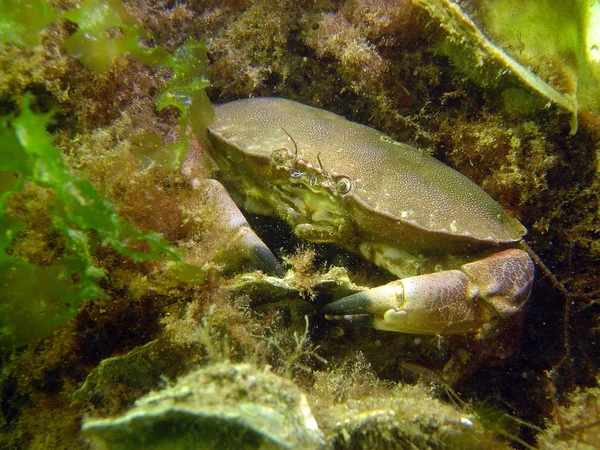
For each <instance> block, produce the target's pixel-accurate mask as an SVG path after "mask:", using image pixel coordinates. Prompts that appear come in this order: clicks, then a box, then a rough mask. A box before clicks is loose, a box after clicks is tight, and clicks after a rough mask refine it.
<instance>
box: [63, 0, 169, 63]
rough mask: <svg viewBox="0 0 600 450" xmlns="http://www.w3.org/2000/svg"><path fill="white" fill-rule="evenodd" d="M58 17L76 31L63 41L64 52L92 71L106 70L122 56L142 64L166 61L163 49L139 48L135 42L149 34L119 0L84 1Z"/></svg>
mask: <svg viewBox="0 0 600 450" xmlns="http://www.w3.org/2000/svg"><path fill="white" fill-rule="evenodd" d="M62 17H63V18H65V19H68V20H70V21H72V22H75V23H76V24H77V25H78V30H77V31H76V32H75V33H73V35H71V36H69V37H68V38H67V39H66V40H65V43H64V45H65V49H66V50H67V53H68V54H69V55H70V56H72V57H74V58H77V59H78V60H79V61H80V62H81V63H82V64H83V65H84V66H85V67H87V68H88V69H90V70H93V71H95V72H105V71H107V70H108V69H109V67H110V66H111V64H112V62H113V60H114V59H115V58H116V57H117V56H119V55H122V54H124V53H131V55H132V56H133V57H134V59H136V60H137V61H139V62H142V63H144V64H154V65H159V64H164V63H165V62H166V61H167V60H168V58H169V54H168V53H167V51H166V50H165V49H164V48H161V47H154V48H151V49H149V50H143V49H142V48H141V47H140V45H139V39H140V38H141V37H149V34H148V33H147V32H146V31H145V30H144V29H143V28H142V27H141V26H140V25H139V24H138V23H137V19H136V18H135V17H134V16H132V15H130V14H127V12H125V9H124V8H123V4H122V3H121V1H120V0H103V1H99V0H85V1H84V2H83V3H82V4H81V6H80V7H79V8H77V9H71V10H69V11H67V12H65V13H64V14H63V15H62ZM113 28H117V29H118V30H119V33H115V32H114V31H115V30H112V29H113Z"/></svg>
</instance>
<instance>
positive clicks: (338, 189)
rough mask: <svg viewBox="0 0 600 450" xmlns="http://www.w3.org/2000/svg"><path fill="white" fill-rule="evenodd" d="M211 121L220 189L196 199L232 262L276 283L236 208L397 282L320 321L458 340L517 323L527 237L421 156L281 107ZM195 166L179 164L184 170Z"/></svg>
mask: <svg viewBox="0 0 600 450" xmlns="http://www.w3.org/2000/svg"><path fill="white" fill-rule="evenodd" d="M215 117H216V119H215V120H214V122H212V124H211V125H210V126H209V128H208V141H209V142H205V145H206V146H207V147H209V152H210V154H211V157H212V159H214V162H215V163H216V165H217V166H218V174H219V176H218V179H219V181H216V180H208V181H207V183H208V184H207V185H206V186H205V189H208V191H209V192H210V197H211V198H212V199H213V200H212V201H213V203H214V204H215V205H218V206H219V208H220V210H221V211H223V212H222V213H220V214H219V215H218V217H216V218H215V220H217V221H219V224H220V225H219V226H222V227H223V228H224V229H226V230H227V231H226V233H227V236H229V237H228V238H227V240H228V242H230V243H234V244H235V246H236V248H239V249H242V250H241V254H243V255H244V256H245V257H246V258H248V259H251V260H254V261H255V262H257V263H258V264H259V265H260V266H261V267H262V268H263V269H264V270H265V271H266V272H271V273H273V274H275V275H277V276H280V277H282V276H283V274H284V271H283V269H282V266H281V265H280V264H279V262H278V260H277V258H276V257H275V256H274V254H273V253H272V252H271V250H270V249H269V248H268V247H267V245H265V243H264V242H263V241H262V240H261V239H260V238H259V237H258V235H257V234H256V233H255V232H254V231H253V230H252V229H251V228H250V226H249V225H248V222H247V221H246V219H245V218H244V215H243V214H242V212H241V211H240V209H239V208H238V205H239V207H241V208H242V209H243V210H245V211H247V212H249V213H252V214H267V215H274V216H277V217H279V218H281V219H283V220H284V221H285V222H287V223H288V224H289V225H290V226H291V227H292V229H293V231H294V233H295V234H296V236H297V237H298V238H300V239H302V240H306V241H310V242H315V243H334V244H337V245H340V246H342V247H343V248H345V249H347V250H348V251H350V252H353V253H355V254H358V255H361V256H362V257H364V258H365V259H366V260H368V261H370V262H372V263H374V264H375V265H377V266H379V267H381V268H383V269H386V270H387V271H389V272H390V273H392V274H393V275H395V276H396V277H398V279H396V280H394V281H392V282H390V283H388V284H385V285H382V286H377V287H374V288H371V289H367V290H365V291H361V292H357V293H354V294H352V295H348V296H346V297H344V298H341V299H339V300H336V301H334V302H332V303H329V304H327V305H325V307H324V308H323V310H322V313H323V314H324V316H325V318H327V319H328V320H331V321H336V322H342V323H347V324H352V325H359V326H366V327H371V328H376V329H379V330H388V331H395V332H400V333H411V334H422V335H446V334H459V333H466V332H470V331H474V330H477V329H479V328H480V327H482V326H483V325H484V324H487V323H489V322H491V321H495V320H497V319H503V318H507V317H509V316H511V315H513V314H515V313H516V312H517V311H519V310H520V309H521V308H522V306H523V305H524V303H525V302H526V300H527V298H528V297H529V294H530V291H531V287H532V283H533V278H534V265H533V262H532V260H531V258H530V257H529V255H528V254H527V252H525V251H523V250H522V249H521V248H519V244H520V242H521V241H522V238H523V236H524V235H525V233H526V231H527V230H526V229H525V227H524V226H523V225H521V223H519V222H518V221H517V220H516V219H514V218H512V217H510V216H509V215H507V214H506V213H505V212H504V211H503V210H502V208H501V207H500V205H499V204H498V203H497V202H496V201H494V200H493V199H492V198H491V197H490V196H489V195H488V194H486V193H485V192H484V191H483V190H482V189H481V188H480V187H479V186H477V185H476V184H475V183H474V182H473V181H471V180H469V179H468V178H467V177H465V176H464V175H462V174H460V173H459V172H457V171H455V170H454V169H452V168H450V167H448V166H446V165H444V164H443V163H441V162H439V161H437V160H436V159H435V158H433V157H431V156H430V155H429V154H428V153H426V152H424V151H421V150H419V149H416V148H414V147H411V146H409V145H406V144H403V143H400V142H396V141H394V140H393V139H392V138H390V137H388V136H386V135H385V134H383V133H381V132H379V131H377V130H375V129H372V128H369V127H367V126H364V125H360V124H358V123H354V122H350V121H348V120H346V119H345V118H343V117H341V116H338V115H336V114H334V113H331V112H328V111H325V110H322V109H318V108H314V107H311V106H307V105H304V104H301V103H297V102H294V101H291V100H287V99H282V98H251V99H244V100H237V101H233V102H230V103H226V104H222V105H218V106H216V107H215ZM197 156H198V155H197V154H193V152H191V154H190V155H188V161H187V163H185V164H184V166H183V170H184V172H186V171H188V172H189V171H190V169H189V168H190V167H191V166H190V164H189V162H190V161H193V160H194V158H195V157H197ZM231 248H232V246H231V245H230V246H229V247H228V249H231ZM225 253H228V254H229V253H230V250H227V251H226V252H225ZM222 256H223V255H222Z"/></svg>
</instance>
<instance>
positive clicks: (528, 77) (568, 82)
mask: <svg viewBox="0 0 600 450" xmlns="http://www.w3.org/2000/svg"><path fill="white" fill-rule="evenodd" d="M416 3H417V4H419V5H420V6H422V7H423V8H424V9H426V10H427V11H428V12H429V14H430V15H431V16H432V17H433V18H435V19H436V20H438V21H439V23H440V26H441V27H442V28H443V29H444V30H445V32H446V33H447V39H446V40H445V42H444V43H442V44H439V45H438V46H437V51H439V52H441V53H443V54H446V55H447V56H449V57H450V58H451V59H452V60H453V62H454V64H455V65H456V66H458V67H461V68H462V70H463V71H464V72H465V73H468V74H470V76H472V77H473V76H474V78H479V81H480V82H481V83H482V84H487V85H497V84H498V78H499V77H500V76H501V75H503V74H504V73H507V72H508V73H511V74H512V75H514V76H515V77H516V78H517V79H518V80H519V81H520V83H521V84H522V86H523V87H524V88H525V89H526V90H527V91H530V92H535V93H537V95H538V96H539V97H540V98H542V99H544V100H545V101H546V102H545V103H541V104H540V105H541V106H542V107H544V105H545V104H547V105H549V104H552V103H554V104H556V105H558V106H560V107H561V108H562V109H563V110H566V111H568V112H570V113H571V115H572V116H571V117H572V120H571V133H572V134H574V133H575V132H576V130H577V113H578V112H579V111H588V112H597V111H598V108H599V107H600V97H599V96H598V94H597V91H598V87H599V86H600V70H599V69H598V68H599V67H600V65H599V64H598V61H599V56H598V50H597V49H598V40H599V39H600V38H599V36H598V31H597V26H596V25H595V24H596V23H597V18H598V17H599V15H600V6H598V5H596V4H595V2H588V4H584V3H581V4H577V3H578V2H572V1H569V0H561V1H554V2H551V1H547V0H544V1H538V2H530V3H527V4H523V2H516V1H513V0H494V1H493V2H491V1H486V2H480V1H470V2H453V1H450V0H416ZM459 3H460V5H459ZM467 10H471V11H467ZM465 49H466V50H467V51H465Z"/></svg>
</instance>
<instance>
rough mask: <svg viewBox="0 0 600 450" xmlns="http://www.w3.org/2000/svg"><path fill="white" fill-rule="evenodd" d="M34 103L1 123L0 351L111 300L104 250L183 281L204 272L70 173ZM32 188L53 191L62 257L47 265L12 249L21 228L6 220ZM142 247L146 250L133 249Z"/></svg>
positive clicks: (53, 215)
mask: <svg viewBox="0 0 600 450" xmlns="http://www.w3.org/2000/svg"><path fill="white" fill-rule="evenodd" d="M28 103H29V102H28V98H27V97H26V98H25V102H24V106H23V109H22V112H21V114H20V115H19V116H17V117H14V118H7V117H5V118H3V119H1V126H0V148H1V149H2V152H1V153H0V289H1V294H0V297H1V301H0V346H2V345H3V346H7V345H9V346H12V345H19V344H22V343H25V342H28V341H29V340H32V339H36V338H39V337H42V336H44V335H46V334H48V333H49V332H51V331H52V330H53V329H54V328H55V327H56V326H57V325H59V324H60V323H62V322H64V321H65V320H67V319H68V318H70V317H72V316H73V315H74V314H75V313H76V311H77V307H78V306H79V305H80V303H81V302H82V301H85V300H87V299H90V298H94V297H96V298H98V297H105V295H106V294H105V293H104V292H103V290H102V289H101V288H100V287H99V285H98V281H99V280H100V279H101V278H102V277H104V276H105V275H106V271H105V270H104V269H103V268H102V267H99V266H98V265H96V264H95V262H94V258H93V254H94V251H95V249H96V247H97V246H98V245H104V246H109V247H111V248H113V249H114V250H115V251H117V252H119V253H120V254H122V255H125V256H128V257H130V258H132V259H133V260H134V261H143V260H157V261H169V262H171V263H172V264H173V265H174V266H175V269H176V272H177V273H178V274H179V275H180V276H181V277H182V278H185V279H195V280H198V281H201V279H202V273H201V271H200V270H199V269H197V268H193V267H190V266H188V265H187V264H185V263H184V262H183V258H182V254H181V253H180V252H179V251H178V250H176V249H174V248H172V247H171V246H170V244H169V242H168V241H167V240H166V239H165V238H164V237H163V236H162V235H161V234H159V233H156V232H152V231H150V232H146V231H141V230H139V229H137V228H135V227H134V226H133V225H131V224H130V223H129V222H128V221H126V220H125V219H123V218H122V217H121V216H119V215H118V214H117V213H116V212H115V208H114V206H113V205H111V204H110V203H109V202H108V201H107V200H106V199H105V198H104V197H103V196H102V195H100V194H99V193H98V191H97V190H96V189H95V188H94V186H93V185H92V184H91V183H90V182H89V181H87V180H85V179H82V178H79V177H76V176H74V175H72V174H71V172H70V170H69V168H68V166H67V165H66V164H65V162H64V160H63V157H62V154H61V151H60V149H58V148H56V147H54V146H53V145H52V143H51V141H50V137H49V136H48V134H47V133H46V126H47V125H48V122H49V121H50V114H45V115H39V114H35V113H33V112H32V111H31V109H30V108H29V104H28ZM26 183H34V184H36V185H37V186H39V187H41V188H45V189H49V190H51V192H52V201H51V207H50V208H49V210H48V216H49V219H50V221H51V224H52V228H53V230H54V231H55V232H57V233H59V234H60V235H61V236H62V238H63V239H64V251H63V254H62V256H61V257H60V258H59V259H58V260H57V261H54V262H53V263H52V264H51V265H49V266H45V267H40V266H36V265H34V264H31V263H29V262H27V261H24V260H23V259H20V258H19V257H15V256H13V255H12V254H11V251H10V249H11V245H12V244H13V243H14V242H15V241H16V240H17V239H18V233H19V229H20V227H21V224H20V222H19V221H18V220H17V219H16V218H15V217H12V216H10V215H7V212H8V202H9V199H10V198H11V197H12V196H13V195H15V194H16V193H17V192H19V191H20V190H21V189H22V188H23V187H24V186H25V184H26ZM140 242H143V246H145V247H146V248H147V251H140V250H137V249H135V248H133V247H132V244H133V243H140Z"/></svg>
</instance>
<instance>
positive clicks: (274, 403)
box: [82, 363, 323, 449]
mask: <svg viewBox="0 0 600 450" xmlns="http://www.w3.org/2000/svg"><path fill="white" fill-rule="evenodd" d="M82 434H83V437H84V438H85V439H87V440H89V441H90V442H92V443H93V444H94V445H95V446H96V448H101V449H137V448H139V449H142V448H143V449H148V448H152V449H159V448H169V449H214V448H221V449H229V448H231V449H234V448H235V449H255V448H260V449H315V448H319V447H321V446H322V445H323V438H322V434H321V431H320V430H319V428H318V425H317V422H316V421H315V419H314V417H313V415H312V412H311V410H310V406H309V405H308V402H307V400H306V397H305V396H304V394H303V393H302V392H301V391H300V389H299V388H298V387H297V386H296V385H295V384H294V383H292V382H291V381H290V380H286V379H284V378H281V377H279V376H277V375H275V374H273V373H270V372H266V371H261V370H258V369H256V368H255V367H253V366H251V365H249V364H239V365H236V364H231V363H219V364H215V365H211V366H208V367H204V368H201V369H199V370H196V371H194V372H192V373H190V374H188V375H186V376H184V377H182V378H181V379H180V380H179V381H177V383H176V384H175V385H173V386H169V387H167V388H166V389H164V390H162V391H159V392H152V393H150V394H148V395H146V396H144V397H142V398H141V399H139V400H138V401H136V403H135V406H134V408H133V409H131V410H130V411H129V412H127V413H125V414H124V415H122V416H120V417H114V418H107V419H88V420H86V421H85V422H84V424H83V426H82Z"/></svg>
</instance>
